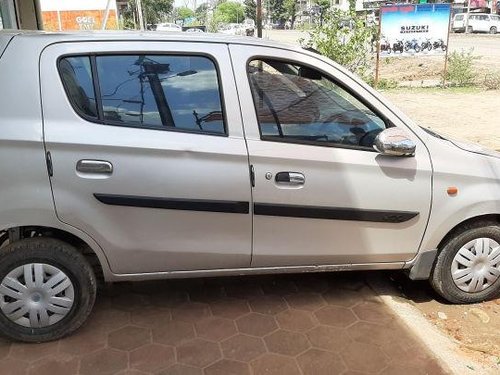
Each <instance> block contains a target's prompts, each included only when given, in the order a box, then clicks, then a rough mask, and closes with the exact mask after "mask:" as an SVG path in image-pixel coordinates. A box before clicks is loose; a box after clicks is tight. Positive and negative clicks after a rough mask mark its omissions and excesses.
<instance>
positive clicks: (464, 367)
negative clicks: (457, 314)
mask: <svg viewBox="0 0 500 375" xmlns="http://www.w3.org/2000/svg"><path fill="white" fill-rule="evenodd" d="M367 282H368V285H369V286H370V287H371V288H372V289H373V290H374V291H375V292H376V293H377V294H378V296H379V297H380V299H381V300H382V301H383V302H384V303H385V304H386V306H388V307H389V308H390V309H391V310H392V311H393V313H394V314H395V315H396V316H397V317H398V318H399V319H400V320H401V322H402V323H403V324H404V325H405V326H406V327H407V328H408V330H409V331H411V332H412V333H413V335H414V336H415V337H417V338H418V339H419V340H420V342H421V343H422V344H423V345H424V346H425V347H426V348H427V349H428V350H429V351H430V352H431V353H432V354H433V355H434V356H435V357H436V359H438V361H439V364H440V365H441V366H443V368H444V370H447V371H448V372H449V373H450V374H457V375H464V374H484V375H486V374H494V373H495V372H494V370H493V369H491V368H488V367H485V366H484V365H482V364H480V363H478V362H476V361H473V360H472V359H466V358H464V356H463V355H461V354H460V346H459V343H458V342H457V341H456V340H454V339H452V338H451V337H449V336H448V335H446V334H444V333H443V332H441V331H440V330H439V329H438V328H437V327H435V326H434V325H433V324H432V323H431V322H429V321H428V320H427V319H426V318H425V316H424V315H423V314H422V313H421V312H420V310H419V309H417V308H416V307H414V306H412V305H411V304H410V303H408V302H406V301H404V300H401V301H398V298H397V297H396V298H395V296H399V295H401V293H400V291H399V290H398V289H397V288H395V287H394V285H392V284H391V283H390V282H389V281H388V280H387V279H386V278H385V277H384V276H382V275H370V276H369V277H367Z"/></svg>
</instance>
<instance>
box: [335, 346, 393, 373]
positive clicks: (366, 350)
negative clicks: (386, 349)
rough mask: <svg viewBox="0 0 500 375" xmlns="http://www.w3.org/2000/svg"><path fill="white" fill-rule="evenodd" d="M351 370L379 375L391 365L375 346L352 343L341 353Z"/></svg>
mask: <svg viewBox="0 0 500 375" xmlns="http://www.w3.org/2000/svg"><path fill="white" fill-rule="evenodd" d="M340 356H341V357H342V359H343V360H344V363H345V364H346V365H347V367H348V368H349V369H351V370H355V371H364V372H368V373H378V372H379V371H381V370H382V369H383V368H385V367H386V366H387V365H388V364H389V359H388V358H387V356H386V355H385V354H384V353H383V352H382V351H381V350H380V349H379V348H378V347H377V346H375V345H370V344H364V343H358V342H352V343H350V344H348V345H347V346H346V347H345V349H344V350H343V351H342V352H341V353H340Z"/></svg>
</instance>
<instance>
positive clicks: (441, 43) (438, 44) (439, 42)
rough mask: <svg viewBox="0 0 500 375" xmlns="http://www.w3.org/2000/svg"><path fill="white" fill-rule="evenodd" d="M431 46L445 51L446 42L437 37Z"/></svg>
mask: <svg viewBox="0 0 500 375" xmlns="http://www.w3.org/2000/svg"><path fill="white" fill-rule="evenodd" d="M432 47H433V48H434V49H438V48H441V50H442V51H446V48H448V47H447V46H446V44H444V41H443V39H438V40H436V41H435V42H434V43H433V45H432Z"/></svg>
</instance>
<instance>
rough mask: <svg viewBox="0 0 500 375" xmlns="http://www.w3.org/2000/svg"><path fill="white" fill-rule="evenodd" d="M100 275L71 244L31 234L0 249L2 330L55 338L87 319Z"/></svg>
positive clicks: (27, 337) (28, 337) (32, 338)
mask: <svg viewBox="0 0 500 375" xmlns="http://www.w3.org/2000/svg"><path fill="white" fill-rule="evenodd" d="M95 296H96V278H95V275H94V272H93V270H92V267H91V266H90V265H89V263H88V262H87V260H86V259H85V257H84V256H83V255H82V254H81V253H80V252H78V251H77V250H76V249H75V248H74V247H73V246H71V245H69V244H67V243H65V242H63V241H60V240H56V239H51V238H41V237H38V238H29V239H24V240H21V241H18V242H14V243H12V244H10V245H8V246H6V247H4V248H2V249H1V250H0V332H1V333H2V334H3V335H5V336H7V337H9V338H11V339H14V340H18V341H25V342H45V341H52V340H57V339H59V338H61V337H63V336H66V335H68V334H70V333H71V332H73V331H74V330H76V329H77V328H79V327H80V326H81V325H82V324H83V323H84V322H85V320H86V319H87V317H88V315H89V314H90V312H91V310H92V307H93V305H94V301H95Z"/></svg>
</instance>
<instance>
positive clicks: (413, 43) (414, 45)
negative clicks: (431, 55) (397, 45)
mask: <svg viewBox="0 0 500 375" xmlns="http://www.w3.org/2000/svg"><path fill="white" fill-rule="evenodd" d="M411 49H412V50H414V51H415V52H416V53H419V52H420V46H419V44H418V41H417V39H412V40H407V41H406V43H405V51H406V52H408V51H409V50H411Z"/></svg>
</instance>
